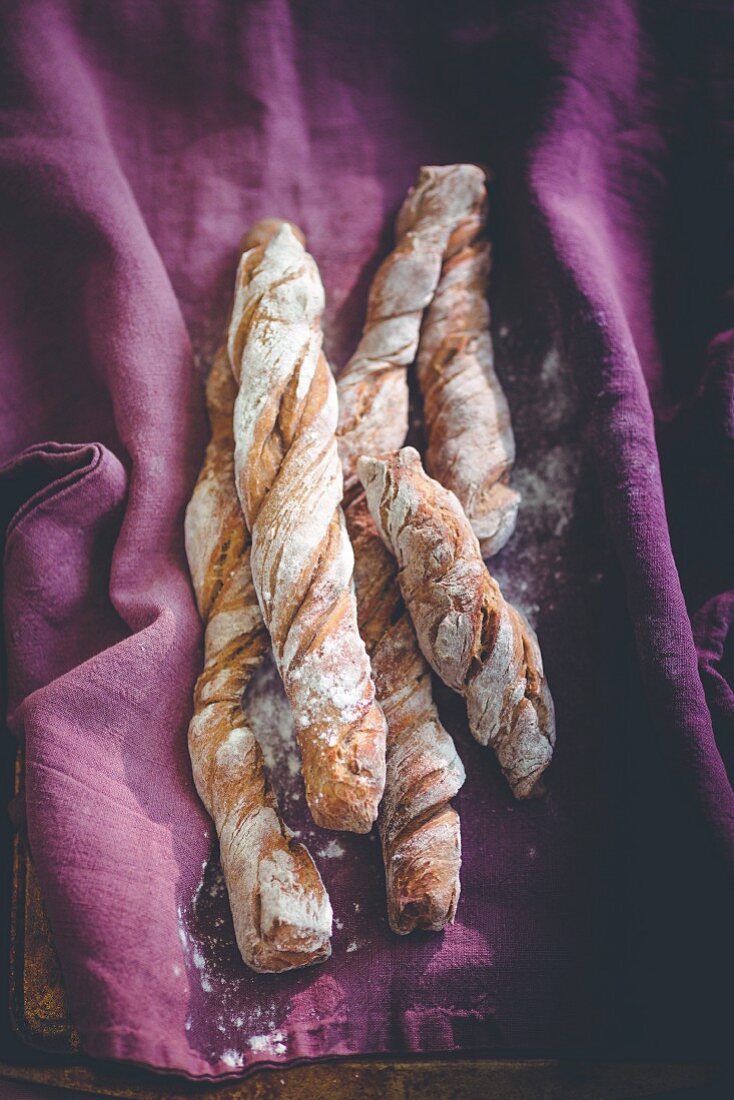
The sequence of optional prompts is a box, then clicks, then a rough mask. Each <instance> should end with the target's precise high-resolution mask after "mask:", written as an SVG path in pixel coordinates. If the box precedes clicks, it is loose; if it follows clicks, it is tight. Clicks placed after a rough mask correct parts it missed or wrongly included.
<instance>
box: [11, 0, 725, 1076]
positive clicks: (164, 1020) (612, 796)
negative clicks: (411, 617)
mask: <svg viewBox="0 0 734 1100" xmlns="http://www.w3.org/2000/svg"><path fill="white" fill-rule="evenodd" d="M3 22H4V26H3V34H2V39H1V41H2V46H1V47H0V48H1V50H2V78H1V85H0V86H1V88H2V94H1V106H0V162H1V175H0V219H1V220H2V229H3V233H2V240H3V245H2V253H1V254H2V259H1V261H0V262H1V263H2V294H1V295H0V309H1V310H2V318H1V322H0V349H1V355H2V399H1V400H0V418H1V428H0V440H1V444H0V445H1V446H2V454H1V455H0V457H1V458H2V459H4V460H6V461H7V462H8V465H6V467H5V469H4V472H3V474H2V482H1V483H0V484H1V485H2V513H3V514H2V520H1V521H0V522H1V523H2V528H3V529H4V530H5V532H6V537H5V559H4V617H5V642H6V658H7V672H8V677H7V683H8V715H9V724H10V727H11V729H12V730H13V731H14V733H16V734H17V735H18V736H19V737H22V738H23V739H24V741H25V746H26V761H27V777H26V791H25V809H26V818H27V829H28V837H29V840H30V845H31V850H32V854H33V859H34V863H35V866H36V868H37V871H38V875H39V878H40V882H41V885H42V889H43V893H44V897H45V900H46V903H47V907H48V911H49V916H50V920H51V924H52V927H53V931H54V937H55V940H56V943H57V946H58V950H59V955H60V958H61V963H62V967H63V971H64V976H65V981H66V985H67V988H68V993H69V997H70V1001H71V1005H72V1009H73V1013H74V1019H75V1021H76V1023H77V1025H78V1027H79V1029H80V1031H81V1034H82V1036H83V1040H84V1044H85V1047H86V1049H87V1050H88V1051H89V1052H90V1053H92V1054H95V1055H98V1056H103V1057H112V1058H124V1059H130V1060H133V1061H136V1062H140V1063H145V1064H147V1065H150V1066H153V1067H156V1068H159V1069H166V1070H176V1071H179V1072H182V1073H186V1074H190V1075H193V1076H220V1075H225V1074H228V1073H242V1072H243V1071H244V1070H246V1069H247V1068H248V1067H250V1066H252V1065H254V1064H256V1063H258V1062H262V1061H268V1062H275V1063H283V1062H287V1061H290V1060H293V1059H302V1058H311V1057H320V1056H327V1055H335V1054H349V1053H357V1054H363V1053H369V1052H375V1051H396V1052H401V1051H413V1052H420V1051H436V1050H463V1051H471V1050H479V1049H482V1050H504V1051H506V1050H508V1049H513V1050H515V1051H533V1052H537V1051H554V1052H562V1051H566V1052H569V1051H581V1050H583V1051H589V1050H592V1049H605V1050H608V1049H610V1048H612V1049H614V1050H615V1051H621V1050H635V1051H639V1050H640V1049H644V1050H645V1052H646V1053H649V1052H650V1051H652V1050H653V1049H655V1050H658V1049H659V1050H663V1049H665V1050H668V1051H671V1050H672V1051H674V1052H675V1053H676V1054H680V1053H683V1052H687V1053H690V1054H693V1053H694V1052H700V1051H703V1050H710V1049H711V1046H712V1045H716V1044H717V1043H718V1042H720V1041H721V1040H722V1037H723V1035H724V1033H725V1026H724V1024H725V1019H726V1018H725V1017H723V1018H722V1017H721V1016H720V1015H719V1013H718V997H719V995H720V994H721V993H722V992H723V991H724V990H725V989H726V982H727V980H728V979H727V973H728V966H729V965H730V961H731V949H730V947H729V946H728V945H729V943H730V939H731V937H730V926H731V917H732V910H731V900H732V898H731V867H732V862H733V857H734V796H733V794H732V789H731V786H730V784H729V781H728V779H727V774H726V770H725V761H727V762H729V764H730V766H731V763H732V759H733V756H732V724H733V720H734V695H733V694H732V687H731V665H732V649H731V641H730V630H731V623H732V617H733V614H734V591H733V590H734V582H733V580H732V571H733V569H734V547H733V546H732V532H731V523H730V520H731V516H732V503H733V501H732V495H733V494H732V485H733V484H734V480H733V479H732V437H733V435H734V430H733V426H732V379H733V378H734V371H733V369H732V367H733V364H734V350H733V348H732V343H733V337H732V318H731V292H732V279H731V270H730V267H731V257H732V255H733V254H734V253H733V252H732V244H733V243H734V241H733V239H732V217H733V215H732V210H733V209H734V203H732V187H731V184H732V168H733V161H732V152H733V149H732V142H733V135H734V126H733V124H732V119H731V111H732V103H734V95H732V92H733V91H734V89H733V88H732V80H731V75H730V70H728V69H727V63H728V62H729V61H730V60H731V50H732V41H731V40H732V30H733V24H732V16H731V11H730V9H729V5H726V4H723V5H717V4H713V3H709V4H700V5H698V6H695V7H694V6H690V5H687V4H682V3H671V2H667V0H666V2H660V3H648V4H643V5H641V6H638V5H637V4H635V3H632V2H631V0H630V2H623V0H618V2H608V3H600V4H582V3H577V4H574V3H568V2H561V0H556V2H549V3H545V4H540V5H539V4H536V3H510V4H495V5H491V4H480V3H468V2H464V0H460V2H458V3H455V4H451V5H432V4H428V5H426V4H420V5H419V4H415V3H403V4H394V3H387V2H384V3H382V2H380V3H377V4H353V5H345V4H338V3H309V4H296V3H292V4H288V3H286V2H285V0H269V2H256V3H249V4H236V3H225V2H220V3H214V2H211V3H199V2H195V0H194V2H191V3H187V4H181V3H166V2H159V3H156V4H150V3H147V2H145V0H139V2H135V0H120V2H118V3H115V4H95V3H82V2H79V3H68V4H65V3H42V2H25V3H22V4H21V3H9V4H6V5H4V9H3ZM458 160H475V161H480V162H484V163H487V164H490V165H491V166H492V169H493V171H494V173H495V181H496V182H495V190H494V199H493V219H494V223H493V227H492V231H493V237H494V239H495V242H496V247H495V256H496V260H495V271H496V277H495V284H494V289H493V294H492V299H493V305H494V309H495V317H496V320H495V336H496V341H497V354H498V364H499V369H500V371H501V373H502V374H503V378H504V379H505V381H506V382H507V388H508V394H509V398H510V404H511V406H512V409H513V415H514V417H515V423H516V427H517V435H518V445H519V454H518V471H517V477H518V480H519V481H522V484H521V488H523V490H524V494H525V499H526V504H525V510H524V512H523V514H522V516H521V522H520V527H519V529H518V533H517V535H516V537H515V540H514V541H513V543H511V544H510V546H509V547H508V548H507V550H506V551H505V552H504V553H503V554H502V555H501V557H500V559H499V561H498V563H497V566H496V568H497V570H498V575H499V576H500V577H501V578H502V583H503V585H505V584H506V585H507V588H508V594H510V595H511V596H512V597H513V598H517V599H521V598H522V595H523V593H525V594H526V599H527V600H528V601H535V603H536V605H537V606H536V607H535V608H534V612H535V617H536V619H537V623H538V629H539V635H540V639H541V644H542V646H543V649H544V653H545V656H546V664H547V668H548V672H549V679H550V682H551V685H552V688H553V692H554V696H555V699H556V703H557V710H558V737H559V742H558V751H557V758H556V761H555V762H554V765H553V769H552V771H551V773H550V776H549V788H550V789H549V794H548V796H547V798H546V799H545V800H544V801H543V802H539V803H534V804H530V805H523V804H517V803H514V802H513V800H512V798H511V797H510V795H509V793H508V791H507V790H506V787H505V785H504V784H503V781H502V779H501V776H499V774H498V771H497V768H496V766H495V764H494V763H493V761H492V760H491V759H490V757H489V754H487V753H486V752H483V751H482V750H481V749H480V748H479V747H478V746H476V745H475V744H474V743H473V742H472V741H470V739H468V738H467V736H466V730H465V723H464V719H463V711H462V708H461V707H460V706H459V705H458V704H457V703H456V701H453V700H451V699H450V698H449V693H447V692H443V693H442V694H441V700H442V707H443V713H444V715H445V717H446V721H447V724H448V725H449V726H450V727H451V729H452V731H454V732H455V733H456V736H457V740H458V744H459V748H460V752H461V755H462V757H463V759H464V761H465V763H466V765H467V772H468V775H469V778H468V781H467V784H466V787H465V789H464V790H463V791H462V793H461V795H460V796H459V797H458V798H457V800H456V805H457V807H458V809H459V811H460V813H461V817H462V833H463V844H464V867H463V870H462V884H463V895H462V899H461V902H460V907H459V911H458V916H457V922H456V924H455V926H454V927H453V928H451V929H450V930H448V931H447V932H446V933H445V934H444V935H442V936H430V935H422V936H413V937H410V938H408V939H398V938H397V937H394V936H392V935H391V934H390V932H389V931H388V929H387V927H386V924H385V919H384V899H383V889H384V887H383V881H382V871H381V865H380V857H379V847H378V845H377V844H376V843H375V841H374V838H360V837H350V836H339V838H338V843H339V845H340V847H341V848H342V849H343V850H344V855H343V856H342V857H341V858H339V859H331V858H327V857H326V856H324V857H319V855H318V853H319V851H322V850H323V851H327V850H328V849H327V847H326V846H327V845H328V842H329V839H330V838H329V836H328V835H327V834H324V833H320V832H319V830H317V829H315V828H314V827H313V826H311V825H310V823H309V821H308V818H307V816H306V815H305V813H304V812H303V810H302V809H301V811H300V813H299V812H298V810H297V808H296V806H295V805H294V807H293V812H292V813H290V812H289V819H290V821H291V823H292V824H293V825H295V826H296V827H297V828H299V829H301V830H302V832H303V835H304V838H305V839H306V840H307V841H308V842H309V844H310V845H311V847H312V850H313V851H314V852H315V853H316V858H317V859H318V860H319V863H320V866H321V868H322V871H323V874H324V877H325V881H326V883H327V886H328V888H329V890H330V893H331V896H332V900H333V903H334V908H335V913H336V916H337V918H338V922H339V923H338V925H337V927H336V929H335V937H334V957H333V959H332V960H331V961H330V962H329V963H328V964H327V965H325V966H322V967H319V968H315V969H313V970H309V971H306V972H300V973H297V974H290V975H282V976H278V977H262V976H256V975H254V974H251V973H250V972H249V971H247V970H245V968H244V967H243V966H242V964H241V962H239V961H238V957H237V954H236V951H235V950H234V948H233V947H232V943H231V928H230V926H229V924H228V916H227V911H226V904H225V899H224V898H223V897H222V895H221V891H220V890H219V889H218V886H217V882H216V879H215V878H213V877H212V876H213V872H212V870H211V868H210V869H209V870H208V871H207V872H206V875H205V884H204V887H203V889H201V890H199V892H198V893H197V887H198V885H199V883H200V881H201V878H202V868H203V867H204V865H205V864H206V861H207V858H208V856H209V852H210V841H211V836H210V826H209V822H208V819H207V817H206V814H205V813H204V811H203V809H202V807H201V806H200V804H199V803H198V800H197V798H196V795H195V792H194V790H193V786H192V781H191V776H190V769H189V764H188V758H187V752H186V737H185V734H186V727H187V722H188V718H189V713H190V706H191V689H192V684H193V681H194V678H195V676H196V673H197V670H198V669H199V667H200V662H201V649H200V633H201V632H200V625H199V621H198V617H197V614H196V610H195V607H194V604H193V600H192V594H191V589H190V583H189V579H188V573H187V569H186V565H185V559H184V553H183V542H182V517H183V510H184V507H185V505H186V502H187V500H188V497H189V495H190V491H191V488H192V485H193V481H194V479H195V476H196V473H197V471H198V468H199V465H200V462H201V458H202V450H203V444H204V440H205V436H206V429H205V420H204V410H203V395H202V388H201V375H202V369H199V365H198V362H197V363H196V364H195V358H194V356H193V354H192V344H193V347H194V348H195V349H196V352H197V360H198V359H200V360H201V364H202V365H204V364H205V363H206V361H207V358H208V355H209V353H210V352H211V349H212V347H213V346H214V343H215V342H216V340H217V338H218V335H219V333H220V332H221V326H222V322H223V317H224V313H225V310H226V306H227V301H228V297H229V292H230V287H231V283H232V277H233V263H234V259H235V255H236V244H237V241H238V240H239V237H240V236H241V234H242V232H243V230H244V228H245V227H246V226H247V225H248V224H249V223H251V222H252V221H253V220H254V219H256V218H258V217H261V216H264V215H271V214H277V215H281V216H284V217H288V218H291V219H292V220H294V221H296V222H297V223H299V224H300V225H302V226H303V228H304V230H305V231H306V233H307V236H308V240H309V246H310V248H311V250H312V251H313V253H314V255H315V256H316V258H317V260H318V262H319V264H320V266H321V271H322V275H323V278H324V282H325V285H326V290H327V298H328V310H327V317H326V336H327V350H328V351H329V352H330V354H331V356H332V357H333V360H334V362H335V363H336V364H340V363H342V362H344V360H345V359H346V357H347V355H348V354H349V351H350V350H351V348H352V347H353V344H354V341H355V339H356V336H357V334H358V331H359V326H360V317H361V315H362V313H363V308H364V302H365V296H366V288H367V286H368V282H369V278H370V276H371V273H372V272H373V271H374V268H375V265H376V263H377V261H378V260H379V258H380V257H381V256H382V255H384V254H385V251H386V250H387V248H388V247H389V242H390V232H391V230H390V222H391V219H392V216H393V213H394V211H395V209H396V207H397V204H398V203H399V201H400V199H401V197H402V195H403V194H404V192H405V190H406V189H407V187H408V186H409V185H410V183H411V182H412V180H413V178H414V177H415V173H416V169H417V167H418V166H419V165H420V164H423V163H446V162H451V161H458ZM505 320H507V322H508V323H507V324H503V322H504V321H505ZM509 322H512V323H511V324H510V323H509ZM507 328H509V329H510V333H509V335H508V334H507ZM550 335H553V336H554V337H555V339H556V340H558V341H560V346H561V350H562V355H561V361H559V360H558V357H557V356H556V357H555V358H554V357H553V355H548V354H547V344H548V340H549V338H550ZM190 339H191V343H190ZM559 362H561V365H560V366H559ZM554 364H555V367H554ZM551 368H553V369H551ZM577 391H578V392H577ZM48 441H53V442H48ZM559 470H560V473H559ZM569 470H571V472H572V474H573V477H571V475H570V474H569V473H568V471H569ZM524 471H525V472H524ZM553 471H555V473H553ZM564 471H565V473H564ZM552 474H553V476H551V475H552ZM556 476H557V477H558V478H560V479H561V480H560V481H558V482H557V484H558V485H562V486H563V488H564V493H565V494H566V495H565V496H564V498H563V501H561V499H560V489H559V490H558V493H556V492H555V490H554V485H556V481H554V480H553V478H554V477H556ZM523 478H524V481H523V480H522V479H523ZM564 478H565V480H564ZM533 479H534V480H533ZM544 479H545V480H544ZM544 486H545V490H546V493H547V494H548V496H549V499H548V500H545V498H543V500H540V503H539V502H538V501H539V494H540V497H542V495H543V494H542V493H540V490H539V488H538V487H540V489H542V488H543V487H544ZM536 490H537V491H536ZM534 494H535V495H534ZM544 500H545V502H544ZM534 502H535V503H534ZM564 502H565V503H564ZM562 503H563V504H564V507H565V509H566V510H565V511H561V510H560V509H561V504H562ZM601 504H603V517H602V514H601V512H602V510H601V507H600V505H601ZM572 506H573V507H572ZM530 516H533V517H535V518H534V520H533V523H531V521H530V519H529V518H528V517H530ZM536 521H537V522H536ZM602 571H603V572H604V574H605V577H606V579H605V580H604V582H603V583H601V584H599V583H598V581H599V574H600V573H601V572H602ZM697 659H698V660H697ZM717 739H718V744H717ZM357 907H358V908H357Z"/></svg>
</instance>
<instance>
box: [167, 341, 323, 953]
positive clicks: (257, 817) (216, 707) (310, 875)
mask: <svg viewBox="0 0 734 1100" xmlns="http://www.w3.org/2000/svg"><path fill="white" fill-rule="evenodd" d="M235 393H236V387H235V384H234V379H233V378H232V372H231V370H230V368H229V363H228V361H227V356H226V351H225V349H222V350H221V351H220V353H219V355H218V356H217V358H216V360H215V362H214V365H213V366H212V369H211V373H210V375H209V379H208V382H207V405H208V410H209V420H210V423H211V429H212V436H211V441H210V443H209V445H208V447H207V451H206V457H205V459H204V465H203V466H202V470H201V474H200V475H199V480H198V482H197V484H196V488H195V489H194V494H193V496H192V498H191V502H190V504H189V506H188V509H187V511H186V525H185V532H186V553H187V556H188V559H189V566H190V569H191V576H192V578H193V581H194V588H195V591H196V598H197V602H198V605H199V611H200V613H201V617H202V619H203V620H204V622H205V623H206V635H205V665H204V670H203V672H202V674H201V676H200V677H199V679H198V681H197V684H196V691H195V695H194V716H193V718H192V720H191V724H190V726H189V752H190V755H191V763H192V766H193V773H194V781H195V783H196V789H197V791H198V792H199V796H200V798H201V800H202V802H203V803H204V805H205V806H206V808H207V810H208V811H209V813H210V814H211V816H212V818H213V819H214V824H215V827H216V830H217V834H218V836H219V842H220V858H221V863H222V870H223V873H224V879H225V882H226V884H227V891H228V894H229V903H230V907H231V910H232V917H233V920H234V928H235V935H236V938H237V944H238V947H239V949H240V952H241V953H242V958H243V959H244V961H245V962H246V963H247V965H248V966H250V967H252V969H253V970H258V971H263V972H270V971H279V970H289V969H291V968H293V967H297V966H306V965H308V964H310V963H315V962H319V961H321V960H322V959H326V958H328V957H329V955H330V954H331V947H330V944H329V939H330V936H331V917H332V914H331V905H330V904H329V899H328V896H327V894H326V890H325V889H324V885H323V883H322V881H321V878H320V876H319V872H318V871H317V869H316V867H315V865H314V863H313V861H312V859H311V857H310V855H309V854H308V852H307V850H306V849H305V848H304V846H303V845H302V844H299V843H298V841H297V840H295V839H294V837H293V834H292V833H291V832H290V830H289V829H288V827H287V826H286V825H285V823H284V822H283V821H282V819H281V817H280V815H279V813H278V806H277V802H276V799H275V796H274V794H273V792H272V790H271V788H270V784H269V782H268V779H267V776H266V773H265V766H264V762H263V756H262V751H261V749H260V745H259V744H258V742H257V739H256V737H255V735H254V733H253V732H252V730H251V729H249V728H248V726H247V718H246V715H245V714H244V713H243V710H242V694H243V692H244V690H245V688H246V687H247V685H248V683H249V682H250V680H251V679H252V677H253V675H254V673H255V672H256V670H257V669H258V667H259V666H260V664H261V662H262V660H263V657H264V655H265V653H266V652H267V650H268V646H269V642H268V635H267V631H266V630H265V625H264V623H263V621H262V617H261V615H260V609H259V607H258V604H257V597H256V595H255V590H254V588H253V586H252V576H251V573H250V546H249V539H248V537H247V532H246V529H245V524H244V521H243V519H242V514H241V512H240V507H239V502H238V500H237V493H236V490H235V485H234V438H233V435H232V409H233V406H234V398H235Z"/></svg>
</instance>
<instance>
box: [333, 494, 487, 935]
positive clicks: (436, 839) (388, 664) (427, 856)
mask: <svg viewBox="0 0 734 1100" xmlns="http://www.w3.org/2000/svg"><path fill="white" fill-rule="evenodd" d="M346 514H347V524H348V526H349V535H350V537H351V540H352V544H353V546H354V554H355V561H356V566H355V571H354V581H355V587H356V590H357V608H358V613H359V626H360V630H361V632H362V637H363V638H364V640H365V643H366V645H367V651H368V653H369V655H370V658H371V660H372V671H373V675H374V678H375V686H376V688H377V697H378V699H379V700H380V703H381V704H382V708H383V710H384V712H385V718H386V719H387V727H388V738H387V779H386V782H385V794H384V796H383V799H382V803H381V805H380V816H379V818H378V825H379V830H380V840H381V842H382V852H383V859H384V863H385V878H386V886H387V911H388V919H389V921H390V927H391V928H392V930H393V931H394V932H398V933H401V934H404V933H407V932H412V931H413V930H414V929H420V930H423V931H432V932H438V931H440V930H441V929H442V928H445V926H446V925H447V924H450V923H451V922H452V921H453V919H454V916H455V914H456V906H457V904H458V901H459V894H460V889H461V887H460V880H459V871H460V868H461V828H460V822H459V815H458V814H457V812H456V810H455V809H454V808H453V806H452V805H451V801H450V800H451V799H452V798H453V797H454V795H455V794H457V793H458V791H459V790H460V789H461V786H462V784H463V783H464V779H465V775H464V766H463V764H462V763H461V760H460V759H459V756H458V754H457V752H456V748H455V746H454V742H453V740H452V739H451V737H450V736H449V734H448V733H447V732H446V730H445V729H444V728H443V726H442V725H441V721H440V719H439V716H438V711H437V710H436V706H435V704H434V702H433V696H432V693H431V673H430V669H429V668H428V665H427V664H426V662H425V660H424V658H423V654H422V653H421V651H420V649H419V648H418V642H417V640H416V636H415V631H414V630H413V625H412V623H411V621H410V617H409V616H408V613H407V612H406V610H405V607H404V605H403V601H402V597H401V595H400V590H399V589H398V586H397V579H396V568H395V560H394V558H393V557H392V556H391V554H390V553H389V552H388V550H387V549H386V548H385V546H384V545H383V543H382V541H381V539H380V537H379V535H378V534H377V530H376V528H375V525H374V523H373V521H372V517H371V516H370V514H369V512H368V510H367V506H366V503H365V499H364V493H363V492H361V491H360V493H359V495H358V496H356V497H355V498H353V499H352V500H351V501H350V503H349V504H348V505H347V508H346Z"/></svg>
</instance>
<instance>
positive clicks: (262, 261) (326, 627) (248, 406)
mask: <svg viewBox="0 0 734 1100" xmlns="http://www.w3.org/2000/svg"><path fill="white" fill-rule="evenodd" d="M323 303H324V295H323V287H322V285H321V280H320V278H319V275H318V270H317V268H316V264H315V263H314V261H313V259H312V257H311V256H309V255H308V253H307V252H306V251H305V249H304V247H303V245H302V244H301V243H300V241H299V240H298V239H297V238H296V236H295V235H294V233H293V232H292V230H291V229H290V227H289V226H288V225H284V226H283V227H282V228H281V229H279V231H278V232H277V233H276V234H275V235H274V236H273V237H272V238H271V239H270V240H269V241H268V242H267V243H266V244H265V245H257V246H256V247H254V248H253V249H251V250H249V251H248V252H246V253H245V254H244V255H243V257H242V260H241V263H240V266H239V270H238V274H237V286H236V293H235V303H234V308H233V313H232V320H231V323H230V328H229V341H228V348H229V358H230V363H231V366H232V369H233V371H234V374H235V377H236V378H237V380H238V383H239V392H238V395H237V400H236V402H235V413H234V435H235V481H236V485H237V491H238V495H239V499H240V503H241V505H242V511H243V513H244V517H245V521H246V523H247V526H248V528H249V530H250V532H251V535H252V555H251V564H252V575H253V581H254V585H255V590H256V592H257V597H258V601H259V604H260V608H261V610H262V613H263V618H264V620H265V623H266V625H267V627H268V630H269V632H270V637H271V639H272V644H273V652H274V656H275V660H276V664H277V666H278V670H279V672H280V675H281V677H282V680H283V684H284V686H285V690H286V694H287V695H288V699H289V701H290V703H291V707H292V710H293V714H294V719H295V723H296V730H297V736H298V741H299V745H300V748H301V755H302V760H303V776H304V780H305V784H306V798H307V800H308V804H309V808H310V810H311V814H312V816H313V818H314V820H315V821H316V823H317V824H318V825H321V826H322V827H324V828H330V829H345V830H350V831H353V832H358V833H363V832H368V831H369V830H370V828H371V827H372V825H373V823H374V821H375V819H376V817H377V809H378V805H379V802H380V799H381V797H382V792H383V789H384V785H385V739H386V726H385V718H384V715H383V713H382V710H381V709H380V706H379V704H378V703H377V700H376V698H375V688H374V684H373V682H372V678H371V669H370V662H369V658H368V656H367V652H366V650H365V646H364V643H363V641H362V639H361V637H360V634H359V630H358V626H357V609H356V602H355V597H354V588H353V584H352V573H353V568H354V556H353V553H352V548H351V545H350V543H349V538H348V536H347V530H346V525H345V521H344V515H343V512H342V509H341V507H340V502H341V499H342V472H341V465H340V462H339V457H338V454H337V448H336V438H335V430H336V421H337V398H336V387H335V383H334V380H333V377H332V375H331V371H330V369H329V366H328V364H327V362H326V359H325V358H324V355H323V352H322V350H321V345H322V339H323V337H322V333H321V327H320V319H321V313H322V311H323Z"/></svg>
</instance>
